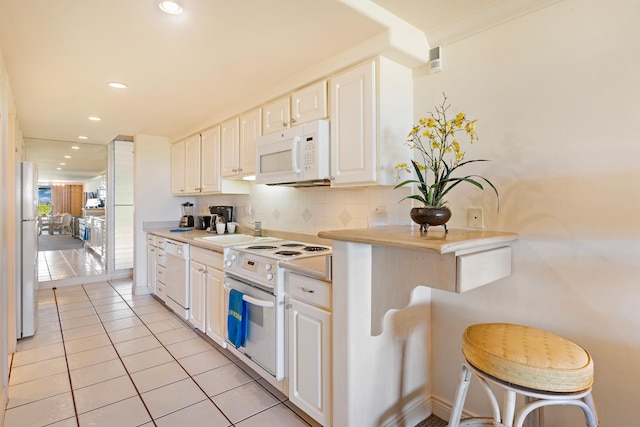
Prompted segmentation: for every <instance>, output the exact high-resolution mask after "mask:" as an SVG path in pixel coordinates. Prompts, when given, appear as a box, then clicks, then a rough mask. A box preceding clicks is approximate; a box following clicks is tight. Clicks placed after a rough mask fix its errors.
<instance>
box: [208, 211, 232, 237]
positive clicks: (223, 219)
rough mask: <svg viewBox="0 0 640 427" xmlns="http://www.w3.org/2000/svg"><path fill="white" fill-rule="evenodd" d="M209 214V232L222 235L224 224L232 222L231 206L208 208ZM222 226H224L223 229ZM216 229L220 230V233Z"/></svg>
mask: <svg viewBox="0 0 640 427" xmlns="http://www.w3.org/2000/svg"><path fill="white" fill-rule="evenodd" d="M209 212H211V223H210V224H209V226H210V230H211V232H217V233H219V234H222V233H224V230H225V229H226V224H228V223H230V222H233V206H209ZM218 224H220V227H218ZM222 224H225V227H223V226H222ZM218 228H219V229H220V230H222V233H220V231H218Z"/></svg>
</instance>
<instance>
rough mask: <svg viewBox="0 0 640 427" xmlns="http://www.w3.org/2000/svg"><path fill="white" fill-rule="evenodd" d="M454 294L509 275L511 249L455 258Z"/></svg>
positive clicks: (507, 247)
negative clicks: (455, 277) (455, 279)
mask: <svg viewBox="0 0 640 427" xmlns="http://www.w3.org/2000/svg"><path fill="white" fill-rule="evenodd" d="M456 261H457V286H456V292H466V291H470V290H471V289H475V288H477V287H479V286H482V285H485V284H487V283H491V282H495V281H496V280H499V279H502V278H504V277H507V276H509V275H510V274H511V247H509V246H506V247H502V248H496V249H490V250H486V251H482V252H476V253H472V254H467V255H460V256H458V257H457V260H456Z"/></svg>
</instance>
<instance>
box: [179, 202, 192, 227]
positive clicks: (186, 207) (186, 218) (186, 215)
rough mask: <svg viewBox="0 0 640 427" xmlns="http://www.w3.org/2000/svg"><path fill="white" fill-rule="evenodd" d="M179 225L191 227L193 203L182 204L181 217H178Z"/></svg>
mask: <svg viewBox="0 0 640 427" xmlns="http://www.w3.org/2000/svg"><path fill="white" fill-rule="evenodd" d="M180 227H183V228H187V227H193V203H191V202H186V203H183V204H182V218H180Z"/></svg>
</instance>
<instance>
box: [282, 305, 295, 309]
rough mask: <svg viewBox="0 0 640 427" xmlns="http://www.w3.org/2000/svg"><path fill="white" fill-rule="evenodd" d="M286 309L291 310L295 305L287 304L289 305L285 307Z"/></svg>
mask: <svg viewBox="0 0 640 427" xmlns="http://www.w3.org/2000/svg"><path fill="white" fill-rule="evenodd" d="M284 308H286V309H287V310H288V309H290V308H293V304H287V305H285V306H284Z"/></svg>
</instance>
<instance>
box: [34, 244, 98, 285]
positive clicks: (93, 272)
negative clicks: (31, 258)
mask: <svg viewBox="0 0 640 427" xmlns="http://www.w3.org/2000/svg"><path fill="white" fill-rule="evenodd" d="M105 273H106V270H105V267H104V264H103V262H102V260H101V259H100V257H99V256H97V255H96V254H95V252H93V251H92V250H90V249H64V250H55V251H40V252H38V281H39V282H47V281H50V280H65V279H73V278H76V277H90V276H99V275H101V274H105Z"/></svg>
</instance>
